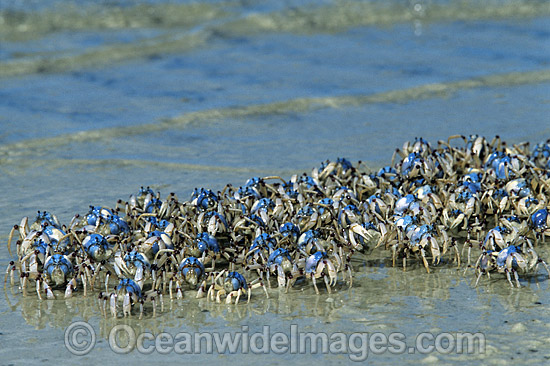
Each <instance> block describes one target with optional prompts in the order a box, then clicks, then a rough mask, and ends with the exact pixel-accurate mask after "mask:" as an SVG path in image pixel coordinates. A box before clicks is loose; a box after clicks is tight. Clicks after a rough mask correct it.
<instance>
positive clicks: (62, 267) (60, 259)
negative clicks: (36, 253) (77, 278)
mask: <svg viewBox="0 0 550 366" xmlns="http://www.w3.org/2000/svg"><path fill="white" fill-rule="evenodd" d="M44 272H45V274H46V276H47V278H48V282H50V284H51V285H55V286H64V285H66V284H67V282H68V281H69V280H70V279H71V278H72V277H73V276H74V268H73V264H72V263H71V261H70V260H69V258H67V257H66V256H64V255H63V254H53V255H52V256H50V257H49V258H48V259H47V260H46V263H45V264H44Z"/></svg>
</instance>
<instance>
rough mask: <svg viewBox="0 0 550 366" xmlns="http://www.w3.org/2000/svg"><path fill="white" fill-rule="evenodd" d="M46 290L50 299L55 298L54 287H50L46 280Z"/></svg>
mask: <svg viewBox="0 0 550 366" xmlns="http://www.w3.org/2000/svg"><path fill="white" fill-rule="evenodd" d="M44 291H45V292H46V297H47V298H48V299H50V300H53V299H55V295H54V294H53V291H52V289H51V288H50V286H48V284H47V283H46V282H44Z"/></svg>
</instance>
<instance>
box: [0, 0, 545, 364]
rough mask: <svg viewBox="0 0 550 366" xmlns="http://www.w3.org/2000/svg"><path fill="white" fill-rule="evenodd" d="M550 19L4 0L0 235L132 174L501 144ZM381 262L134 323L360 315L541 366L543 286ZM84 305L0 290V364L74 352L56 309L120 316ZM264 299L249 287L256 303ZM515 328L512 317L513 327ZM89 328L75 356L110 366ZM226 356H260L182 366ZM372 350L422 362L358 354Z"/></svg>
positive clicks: (196, 180)
mask: <svg viewBox="0 0 550 366" xmlns="http://www.w3.org/2000/svg"><path fill="white" fill-rule="evenodd" d="M139 6H141V7H139ZM189 14H193V16H191V15H189ZM68 20H72V21H68ZM549 29H550V6H549V4H548V3H547V2H538V1H533V2H522V1H498V2H491V3H489V4H486V3H485V2H481V1H479V2H476V1H474V2H466V3H463V2H453V1H418V2H414V1H410V2H407V1H395V2H391V3H389V4H388V3H387V2H377V1H372V2H369V1H366V2H361V1H341V2H340V1H335V2H332V1H324V2H319V3H318V2H311V1H300V2H280V1H262V2H258V3H256V4H249V3H248V2H245V1H243V2H238V1H234V2H221V1H201V2H190V1H182V2H177V1H171V2H165V1H142V2H139V3H138V2H108V3H107V2H106V3H101V4H99V5H98V4H96V2H93V1H71V2H56V1H3V2H2V3H1V4H0V125H1V127H2V129H1V130H0V186H1V187H3V192H4V194H2V195H1V196H0V207H1V208H2V220H0V238H1V242H2V243H5V242H6V241H7V237H8V233H9V231H10V229H11V227H12V226H13V225H14V224H16V223H18V222H19V221H20V219H21V218H22V217H23V216H29V217H32V216H34V214H35V212H36V210H48V211H52V212H54V213H55V214H57V215H58V217H59V218H60V220H61V221H62V222H64V223H68V221H69V220H70V219H71V217H72V216H73V215H74V214H75V213H84V212H86V211H87V207H88V206H89V205H90V204H94V205H107V206H112V205H114V203H115V202H116V200H117V199H119V198H122V199H127V198H128V196H129V195H130V194H131V193H134V192H135V191H136V190H137V189H138V188H139V187H140V186H142V185H151V186H152V187H154V189H155V190H160V191H161V193H162V194H163V197H164V196H165V195H167V194H168V193H169V192H176V193H177V194H178V195H179V196H180V197H182V198H183V199H185V198H187V197H189V195H190V193H191V191H192V190H193V189H194V188H195V187H207V188H211V189H214V190H219V189H221V188H222V187H223V186H225V184H226V183H232V184H233V185H241V184H243V183H244V182H245V181H246V180H247V179H248V178H250V177H251V176H261V175H281V176H283V177H289V176H290V175H292V174H299V173H302V172H306V171H307V172H309V171H310V170H311V169H312V168H313V167H316V166H318V165H319V164H320V162H321V161H324V160H326V159H331V160H334V159H336V158H337V157H346V158H348V159H350V160H351V161H354V162H356V161H358V160H362V161H363V162H365V163H366V164H367V165H368V166H371V167H372V168H376V167H380V166H382V165H386V164H388V163H389V161H390V159H391V156H392V154H393V151H394V149H395V148H396V147H400V146H401V145H402V144H403V143H404V142H405V141H408V140H412V139H414V138H415V137H417V136H422V137H424V138H426V139H428V140H429V141H430V142H432V143H436V142H437V141H438V140H439V139H446V138H447V137H448V136H450V135H453V134H474V133H475V134H481V135H484V136H487V137H488V138H492V137H493V136H494V135H496V134H498V135H500V136H501V137H502V138H503V139H504V140H506V141H508V142H509V143H517V142H521V141H530V142H531V143H532V144H534V143H537V142H539V141H543V140H546V139H548V138H549V137H550V123H549V116H550V99H549V95H550V69H549V64H548V60H550V43H549V42H548V36H549ZM543 250H544V249H543ZM8 262H9V255H8V251H7V248H6V246H5V245H0V264H1V265H2V266H5V265H6V264H7V263H8ZM376 263H377V265H374V266H372V265H369V264H366V265H365V272H364V273H363V274H358V280H357V283H358V285H357V286H356V287H354V288H353V289H352V290H351V291H350V292H345V291H342V292H341V293H338V294H337V295H335V296H334V299H333V300H334V302H325V300H326V299H325V298H323V297H321V299H319V298H317V297H316V296H315V295H313V294H312V293H307V294H305V295H304V296H303V298H302V297H300V298H299V299H298V298H297V297H290V298H288V299H286V300H284V299H281V298H280V297H279V298H277V299H276V300H273V302H268V303H267V304H268V305H269V304H270V307H269V309H267V310H265V311H263V310H262V311H258V312H259V313H260V314H259V315H258V314H256V313H254V312H251V311H250V310H249V309H247V310H244V309H243V313H244V314H245V315H244V316H242V317H241V316H238V315H237V314H236V313H235V311H234V310H230V309H227V308H225V307H222V308H217V309H216V308H215V307H214V308H212V309H209V310H208V312H202V311H199V310H197V309H198V308H197V306H198V305H197V304H196V303H194V302H192V301H190V302H189V310H187V311H185V312H182V313H181V314H179V313H178V312H177V311H176V310H173V311H171V312H166V313H165V315H164V316H162V317H160V318H158V319H155V320H151V319H149V320H148V321H147V323H146V325H143V326H144V327H146V328H147V327H150V328H155V329H159V330H160V331H162V329H167V330H171V331H177V329H181V328H182V327H183V328H188V327H190V328H195V329H206V330H208V329H226V330H230V331H233V330H235V329H240V327H241V325H242V324H250V325H251V327H254V329H258V328H261V326H262V325H263V324H274V323H280V327H281V328H285V329H286V327H287V326H288V325H289V324H290V323H292V322H297V323H298V324H299V325H300V326H303V327H304V328H307V329H309V330H312V331H319V330H323V329H325V328H328V329H331V331H333V332H336V331H344V332H351V331H354V330H356V329H357V327H358V325H357V324H361V327H360V329H361V330H362V331H369V332H373V331H383V332H387V333H389V332H392V331H402V332H405V333H408V334H410V335H413V334H415V333H416V332H418V331H430V330H432V331H437V330H439V331H456V330H463V331H484V332H487V337H488V339H489V341H488V344H489V346H490V347H488V353H487V354H486V355H480V356H476V357H477V358H476V359H479V360H481V362H483V363H486V364H490V363H495V364H496V363H502V364H507V363H511V362H513V360H512V358H516V359H517V358H519V359H520V360H521V362H522V363H529V362H531V363H533V364H543V363H544V362H545V359H546V357H549V356H550V355H549V354H548V349H547V347H545V346H543V344H542V343H540V342H542V340H544V339H545V338H544V337H546V334H547V330H546V328H545V327H544V324H546V323H547V322H548V317H547V315H544V314H545V313H547V312H548V309H549V304H550V297H549V296H548V295H547V293H548V291H547V288H548V283H547V281H544V280H542V281H541V284H539V285H537V284H536V283H534V282H533V281H531V282H529V283H528V284H527V285H528V286H527V288H525V289H521V290H510V289H509V288H508V284H507V283H506V281H496V280H495V281H493V282H491V283H490V285H488V286H487V287H483V288H480V289H477V290H475V289H472V288H471V284H470V280H471V276H462V275H461V274H457V273H456V271H452V270H448V271H442V272H441V273H439V274H434V275H433V276H429V277H426V275H425V273H424V272H423V271H422V269H421V268H417V269H411V270H410V272H408V273H407V275H408V276H402V273H401V271H400V270H395V271H394V270H393V269H391V268H385V267H384V262H383V260H381V259H379V260H378V262H376ZM380 263H382V265H380ZM2 268H4V267H2ZM470 275H471V274H470ZM283 300H284V301H283ZM8 301H10V302H14V303H15V305H13V306H8ZM270 301H271V300H270ZM285 301H286V302H285ZM537 302H540V303H541V304H540V305H538V304H536V303H537ZM94 304H95V303H94V302H93V301H91V300H90V301H87V300H84V299H81V298H80V299H78V298H77V299H76V300H73V302H71V301H69V302H68V305H67V304H65V303H64V302H59V303H52V302H51V301H50V302H48V301H44V302H39V301H37V300H36V299H34V298H32V296H31V297H29V298H25V299H22V298H21V296H17V294H15V296H13V295H12V294H10V295H9V296H8V298H4V297H2V298H0V344H2V347H1V348H0V360H1V363H2V364H4V363H5V364H10V363H18V362H17V361H18V360H19V361H21V362H26V363H28V362H30V363H38V362H40V361H41V360H42V359H48V361H49V362H51V361H54V360H60V359H66V358H69V357H75V356H72V355H71V354H70V353H69V352H68V351H67V350H66V349H65V348H64V346H63V331H64V329H65V328H66V327H67V326H68V325H69V323H70V321H71V320H76V319H81V318H84V319H89V320H90V323H91V324H92V325H93V326H94V327H95V328H96V329H97V330H100V329H102V330H105V329H108V328H109V327H111V326H113V325H114V324H115V323H114V321H111V320H104V319H103V318H102V317H101V315H100V313H99V312H98V311H97V309H96V308H95V305H94ZM313 304H316V305H313ZM263 305H265V302H263V301H260V300H258V303H257V304H255V305H254V307H255V308H261V307H262V306H263ZM191 309H195V310H191ZM178 314H179V315H178ZM182 319H183V320H182ZM505 319H506V321H507V322H508V323H504V320H505ZM518 323H521V324H522V325H524V326H525V327H526V329H525V330H523V332H522V329H523V328H522V327H521V326H517V327H516V328H514V329H515V330H516V331H519V333H514V332H511V328H512V326H514V325H516V324H518ZM327 324H330V326H328V325H327ZM35 328H40V329H39V330H38V329H35ZM99 338H100V339H102V341H101V343H100V344H98V347H97V349H94V351H92V353H91V354H90V355H88V356H85V357H84V358H80V359H78V361H79V362H81V361H84V363H91V362H96V361H99V362H106V363H108V362H109V363H112V362H113V361H112V360H111V357H112V356H113V353H112V352H111V350H110V349H109V348H108V345H107V344H106V340H105V337H103V338H101V337H99ZM538 342H539V343H538ZM511 343H512V344H517V347H516V346H511V345H510V344H511ZM520 348H521V349H520ZM530 348H531V349H536V350H537V352H532V351H531V352H529V351H528V349H530ZM518 352H519V353H518ZM528 352H529V353H528ZM157 356H159V355H153V356H150V359H151V360H153V359H157ZM139 357H140V356H139V354H137V353H136V352H134V353H132V354H130V355H127V356H125V358H124V360H127V359H130V360H134V359H138V358H139ZM262 357H264V356H262ZM311 357H313V358H315V359H316V360H318V361H319V362H321V361H326V362H331V363H344V362H347V361H348V358H347V357H345V356H341V355H340V356H338V355H325V356H322V355H312V356H311ZM435 357H437V360H439V361H446V362H448V363H453V364H454V363H461V362H462V361H463V360H464V356H457V355H454V357H451V356H445V355H439V354H438V355H435ZM180 359H181V357H179V356H178V355H173V354H172V355H168V356H166V357H164V358H162V360H164V361H170V362H172V361H174V360H180ZM240 359H244V360H245V361H247V362H256V359H255V358H254V357H253V355H240V356H239V358H237V357H228V356H221V357H219V358H218V357H217V356H215V355H214V356H210V355H196V356H194V357H193V358H185V361H186V362H189V361H191V362H192V363H193V362H195V363H199V362H200V363H203V362H205V361H206V362H211V361H212V360H214V361H216V362H228V363H237V362H239V360H240ZM290 359H292V360H294V358H292V355H288V354H285V355H274V354H270V355H268V356H266V357H265V361H266V362H267V363H280V362H281V361H284V360H290ZM296 359H297V360H298V362H299V363H306V362H308V361H309V360H310V358H309V356H307V355H305V356H301V357H298V358H296ZM377 360H378V361H380V362H381V363H389V362H394V361H395V360H400V362H401V363H404V362H405V361H406V363H407V364H411V363H416V362H418V361H420V360H425V361H434V359H433V358H429V357H428V356H425V355H408V356H407V358H405V357H404V356H401V357H399V356H394V355H390V354H384V355H380V356H376V357H375V356H372V357H370V358H369V361H371V362H376V361H377Z"/></svg>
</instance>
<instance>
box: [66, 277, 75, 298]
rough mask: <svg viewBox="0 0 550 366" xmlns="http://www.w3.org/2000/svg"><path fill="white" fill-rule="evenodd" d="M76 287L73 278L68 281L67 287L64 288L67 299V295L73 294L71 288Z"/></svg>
mask: <svg viewBox="0 0 550 366" xmlns="http://www.w3.org/2000/svg"><path fill="white" fill-rule="evenodd" d="M75 287H76V281H75V279H74V278H73V279H72V280H71V281H69V283H68V284H67V289H66V290H65V298H66V299H68V298H69V297H71V296H73V288H75Z"/></svg>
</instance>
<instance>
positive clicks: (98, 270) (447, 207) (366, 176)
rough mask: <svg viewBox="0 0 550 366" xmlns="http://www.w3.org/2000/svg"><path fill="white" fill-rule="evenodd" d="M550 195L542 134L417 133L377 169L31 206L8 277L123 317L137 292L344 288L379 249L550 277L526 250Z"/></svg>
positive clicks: (543, 232) (139, 300)
mask: <svg viewBox="0 0 550 366" xmlns="http://www.w3.org/2000/svg"><path fill="white" fill-rule="evenodd" d="M549 194H550V140H548V141H546V142H545V143H541V144H538V145H536V146H535V147H534V149H532V150H531V149H530V148H529V144H528V143H523V144H518V145H513V146H509V145H507V144H506V143H505V142H503V141H501V140H500V138H499V137H496V138H494V139H493V140H492V141H490V142H489V141H488V140H486V139H485V138H483V137H480V136H470V137H469V138H466V137H464V136H452V137H450V138H449V139H448V140H447V141H439V142H438V143H437V146H433V145H430V144H429V143H428V142H426V141H425V140H423V139H422V138H419V139H418V138H417V139H415V140H414V141H412V142H406V143H405V144H404V145H403V147H402V148H401V149H397V150H396V151H395V153H394V155H393V157H392V162H391V165H389V166H386V167H384V168H382V169H380V170H379V171H377V172H370V171H368V170H367V168H366V167H365V166H364V165H362V164H361V162H359V163H358V164H357V165H356V166H353V165H352V164H351V163H350V162H349V161H348V160H346V159H338V160H336V161H335V162H329V161H326V162H323V163H322V164H321V166H320V167H319V168H315V169H313V171H312V172H311V174H310V175H308V174H305V173H304V174H302V175H294V176H292V177H291V178H290V179H289V180H285V179H283V178H281V177H276V176H270V177H263V178H258V177H254V178H251V179H249V180H248V181H247V182H246V183H245V185H244V186H241V187H238V188H236V187H233V186H231V185H227V186H226V187H225V188H224V189H223V190H222V191H221V192H217V193H215V192H213V191H211V190H209V189H205V188H199V189H195V190H194V192H193V193H192V195H191V197H190V198H189V199H188V200H186V201H182V200H180V199H179V198H178V197H177V196H176V195H175V194H174V193H171V194H170V195H168V197H166V198H165V199H161V196H160V193H158V192H154V191H153V190H152V189H151V188H149V187H147V188H143V187H142V188H141V189H140V190H139V192H138V193H137V194H134V195H131V196H130V199H129V200H128V202H124V201H121V200H119V201H118V202H117V203H116V205H115V206H114V207H98V206H90V210H89V211H88V213H86V214H85V215H83V216H79V215H76V216H75V217H74V218H73V220H72V221H71V222H70V224H69V225H68V226H66V225H61V224H60V223H59V221H58V220H57V218H56V217H55V216H54V215H53V214H51V213H49V212H40V211H39V212H38V215H37V216H36V219H35V220H34V221H33V222H31V223H29V221H28V219H27V218H23V220H22V221H21V224H20V225H15V226H14V228H13V230H12V231H11V233H10V236H9V239H8V249H9V251H10V255H12V246H13V245H12V242H14V243H15V249H14V253H13V255H15V256H16V257H17V259H16V260H15V261H12V262H10V264H9V265H8V268H7V272H6V277H5V278H6V280H7V278H8V277H9V278H10V281H11V285H12V286H14V284H15V282H16V280H15V277H16V276H15V274H18V275H19V278H20V280H19V282H20V287H21V289H22V291H28V289H27V287H31V286H32V287H33V288H35V289H36V292H37V294H38V296H39V297H40V298H42V297H47V298H54V297H56V296H62V295H61V293H59V291H58V290H61V291H64V293H65V295H64V296H65V297H68V296H71V294H72V292H73V291H75V290H78V291H82V292H83V293H84V295H86V294H91V293H94V294H95V295H96V296H97V295H99V299H100V300H101V302H100V303H101V304H102V309H103V312H104V313H105V314H107V312H108V311H107V309H109V310H110V313H111V314H112V315H113V316H117V315H119V309H118V307H119V305H120V303H121V302H122V314H123V315H124V316H126V315H129V314H131V312H132V311H133V309H134V308H136V307H139V308H140V310H139V312H140V316H141V314H142V313H143V305H144V304H145V303H148V304H149V303H152V305H153V306H152V309H153V310H152V311H153V313H154V312H155V311H156V310H155V309H156V305H157V303H159V302H161V303H162V301H163V297H166V296H169V297H170V298H173V297H176V298H181V297H183V296H184V293H186V294H187V295H189V294H192V295H193V296H196V297H204V296H206V297H207V299H208V300H210V301H218V302H221V301H225V302H226V303H238V302H239V299H241V297H245V298H246V299H247V300H248V301H250V295H251V293H252V290H253V289H259V291H261V293H263V294H264V295H265V296H269V291H268V290H267V288H271V287H279V288H282V289H284V291H289V290H290V291H292V288H293V287H294V286H295V284H296V283H300V284H302V285H303V284H305V283H307V282H311V283H312V284H313V286H314V289H315V291H316V292H317V293H319V287H321V289H322V290H323V291H324V289H325V288H326V291H328V292H329V293H330V292H331V291H334V290H335V288H338V287H342V286H352V280H353V268H352V262H351V259H352V256H353V255H354V254H356V253H358V252H362V253H364V254H363V255H368V254H366V253H369V252H370V251H371V250H373V249H375V248H379V249H378V250H386V251H387V252H388V257H389V258H390V257H391V261H392V263H393V265H394V266H402V267H403V269H406V265H407V262H409V263H411V262H412V263H418V264H420V265H421V266H423V267H424V268H425V270H426V272H428V273H429V272H431V271H433V270H434V269H435V268H436V267H438V266H443V265H446V266H456V267H461V266H462V267H466V268H468V267H472V268H473V272H474V273H475V274H474V276H475V277H474V278H475V284H476V285H477V284H478V282H479V280H480V278H481V277H482V276H483V275H487V276H490V274H491V273H503V275H501V276H502V277H503V278H504V277H506V278H507V280H508V282H509V283H510V285H511V286H514V285H516V286H518V287H519V286H520V282H519V274H523V273H534V272H535V271H536V270H537V268H538V266H539V265H541V266H542V267H543V268H545V269H546V271H547V272H548V273H549V275H550V272H549V271H548V267H547V265H546V263H545V262H544V261H543V260H542V259H541V258H540V257H539V256H538V255H537V253H536V252H535V249H534V248H535V247H536V246H537V243H539V242H542V241H544V239H545V236H549V235H550V229H549V223H550V217H549V215H548V197H549ZM389 258H388V259H389ZM266 287H267V288H266ZM54 290H55V291H54ZM257 291H258V290H257ZM137 311H138V310H137V309H136V310H135V312H137Z"/></svg>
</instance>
